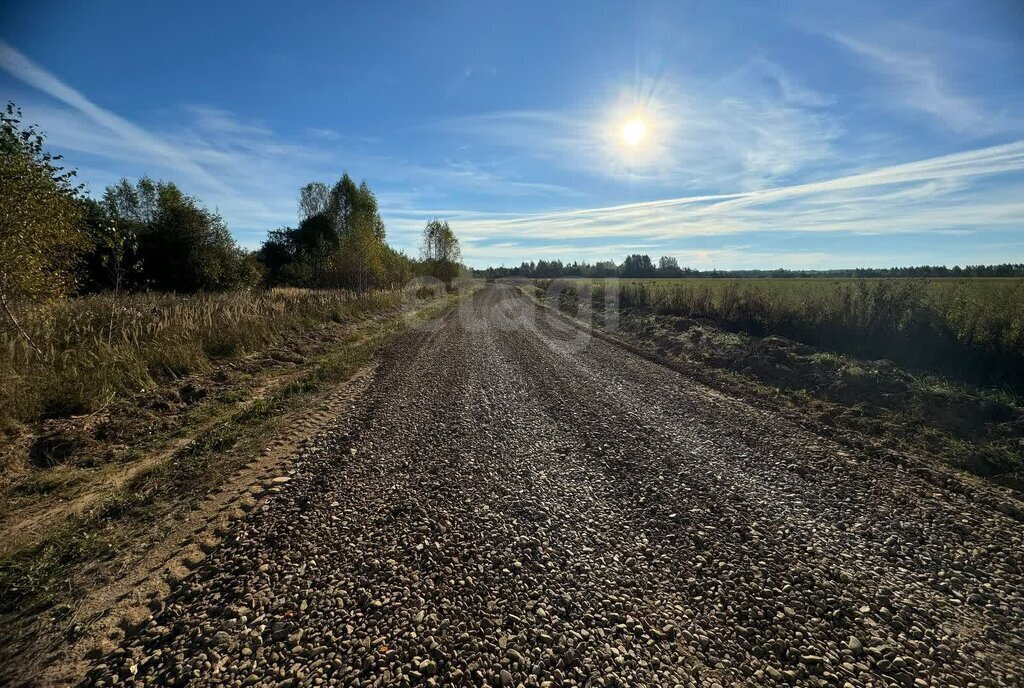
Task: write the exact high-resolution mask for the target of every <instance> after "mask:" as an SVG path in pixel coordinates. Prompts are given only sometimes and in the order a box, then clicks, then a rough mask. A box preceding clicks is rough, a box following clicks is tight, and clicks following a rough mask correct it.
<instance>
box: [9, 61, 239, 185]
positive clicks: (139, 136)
mask: <svg viewBox="0 0 1024 688" xmlns="http://www.w3.org/2000/svg"><path fill="white" fill-rule="evenodd" d="M0 67H2V68H3V69H4V70H6V71H7V72H9V73H10V74H11V75H12V76H14V77H16V78H18V79H20V80H21V81H23V82H25V83H26V84H28V85H30V86H32V87H34V88H37V89H39V90H40V91H42V92H43V93H46V94H47V95H49V96H51V97H52V98H55V99H56V100H59V101H60V102H62V103H65V104H66V105H69V106H70V107H72V108H74V109H75V110H76V111H78V112H79V113H80V114H82V115H84V116H85V117H87V118H88V119H89V120H90V121H92V122H93V123H94V124H97V125H99V126H100V127H102V128H104V129H106V130H108V131H109V132H110V133H112V134H114V135H116V136H117V137H118V138H119V139H121V140H123V141H124V142H125V143H126V144H128V145H130V146H132V147H134V148H136V149H138V150H139V151H144V152H145V153H146V154H148V155H151V156H153V157H155V158H157V159H159V160H161V161H162V162H163V163H164V164H165V165H166V166H167V167H169V168H172V169H176V170H179V171H181V172H183V173H186V174H189V175H194V176H197V177H200V178H202V179H204V180H205V181H206V182H207V183H208V184H210V185H211V186H212V187H216V188H221V189H223V188H224V186H223V184H222V183H221V182H220V181H219V180H217V179H215V178H213V177H211V176H210V175H209V174H208V173H207V172H206V170H204V169H203V168H202V167H200V166H199V165H197V164H195V162H194V161H192V160H191V159H189V157H188V156H186V155H184V154H182V153H181V151H179V150H177V149H176V148H175V147H174V146H172V145H169V144H168V143H167V142H166V141H164V140H162V139H161V138H159V137H157V136H153V135H151V134H150V133H149V132H147V131H145V130H144V129H142V128H141V127H138V126H136V125H134V124H132V123H131V122H129V121H128V120H126V119H124V118H122V117H119V116H118V115H115V114H114V113H112V112H110V111H108V110H105V109H103V108H101V107H100V106H98V105H96V104H95V103H93V102H92V101H91V100H89V99H88V98H86V97H85V96H84V95H82V94H81V93H79V92H78V91H76V90H75V89H73V88H71V87H70V86H68V85H67V84H65V83H64V82H62V81H61V80H60V79H58V78H57V77H55V76H54V75H53V74H51V73H50V72H48V71H46V70H45V69H43V68H42V67H40V66H39V65H37V64H36V63H34V62H32V61H31V60H29V59H28V58H27V57H25V56H24V55H22V54H21V53H20V52H18V51H17V50H15V49H14V48H13V47H12V46H10V45H8V44H7V43H5V42H3V41H0Z"/></svg>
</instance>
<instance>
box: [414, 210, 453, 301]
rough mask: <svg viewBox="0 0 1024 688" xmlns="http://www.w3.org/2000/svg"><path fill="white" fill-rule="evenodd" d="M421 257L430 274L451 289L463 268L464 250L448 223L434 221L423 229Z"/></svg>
mask: <svg viewBox="0 0 1024 688" xmlns="http://www.w3.org/2000/svg"><path fill="white" fill-rule="evenodd" d="M420 255H421V257H422V259H423V262H424V263H425V265H426V268H427V271H428V272H429V274H431V275H433V276H434V277H436V278H438V279H439V280H441V281H442V282H444V283H445V285H446V286H448V287H451V284H452V281H454V279H455V278H456V277H457V276H458V274H459V268H461V267H462V265H461V263H462V249H461V248H460V247H459V240H458V238H457V237H456V236H455V232H453V231H452V228H451V226H450V225H449V224H448V222H447V221H444V220H437V219H434V220H431V221H430V222H428V223H427V226H426V227H424V228H423V243H422V244H421V246H420Z"/></svg>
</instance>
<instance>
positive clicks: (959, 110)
mask: <svg viewBox="0 0 1024 688" xmlns="http://www.w3.org/2000/svg"><path fill="white" fill-rule="evenodd" d="M832 38H833V39H834V40H835V41H837V42H838V43H839V44H841V45H843V46H845V47H846V48H848V49H850V50H852V51H853V52H855V53H856V54H857V55H859V56H861V57H862V58H864V59H865V60H866V62H867V64H868V65H869V66H870V67H871V68H872V69H874V70H875V71H876V72H878V73H880V74H882V75H883V76H884V77H885V78H887V79H888V80H889V89H888V91H887V95H888V97H889V98H890V99H893V100H895V101H896V102H898V103H899V104H900V105H901V106H902V107H905V108H909V109H912V110H917V111H920V112H923V113H925V114H927V115H929V116H931V117H933V118H935V119H937V120H938V121H939V122H941V123H942V124H943V125H945V126H947V127H949V128H950V129H953V130H955V131H958V132H961V133H966V134H973V135H982V134H987V133H991V132H992V131H994V130H997V129H998V128H999V124H1000V123H999V121H998V120H999V118H998V117H997V116H995V115H994V114H993V113H990V112H987V111H986V109H985V108H984V107H983V106H982V104H981V103H980V102H978V101H976V100H974V99H972V98H969V97H967V96H964V95H961V94H958V93H956V92H955V89H954V88H953V86H952V85H951V84H950V83H949V81H948V79H947V77H946V76H945V70H943V69H942V68H941V67H940V66H939V64H938V63H937V62H936V61H935V59H934V58H932V57H930V56H928V55H926V54H924V53H918V52H911V51H909V50H903V49H895V48H891V47H887V46H883V45H879V44H876V43H871V42H868V41H864V40H861V39H858V38H853V37H851V36H846V35H843V34H832Z"/></svg>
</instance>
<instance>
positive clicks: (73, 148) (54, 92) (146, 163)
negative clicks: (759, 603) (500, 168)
mask: <svg viewBox="0 0 1024 688" xmlns="http://www.w3.org/2000/svg"><path fill="white" fill-rule="evenodd" d="M0 69H3V70H4V71H7V72H8V73H10V74H11V75H12V76H14V77H15V78H17V79H19V80H20V81H22V82H23V83H25V84H27V85H28V86H31V87H32V88H34V89H36V90H37V91H39V92H41V93H42V94H44V95H45V96H48V99H46V100H38V101H32V102H31V107H30V108H29V109H28V112H29V116H30V119H31V120H32V121H38V122H41V123H42V124H43V126H44V129H45V130H46V131H47V133H48V136H49V143H50V145H52V146H53V147H54V148H55V149H56V150H61V151H65V152H77V153H79V154H80V155H79V158H80V159H81V160H82V161H83V162H84V164H82V165H79V167H80V168H81V169H82V171H83V172H88V175H87V176H86V175H85V174H83V175H82V177H83V178H87V179H88V180H89V181H91V182H92V183H93V184H96V185H98V187H99V188H102V187H103V186H104V185H106V184H110V183H113V182H115V181H116V180H117V179H118V178H120V177H121V176H141V175H143V174H150V175H153V176H156V177H161V178H165V179H172V180H174V181H175V182H177V183H179V184H181V186H182V187H183V188H184V189H185V190H186V191H188V192H189V193H194V194H196V195H198V196H200V197H201V198H202V199H203V200H204V202H206V203H208V204H210V205H212V206H215V207H216V208H217V209H218V210H219V211H220V212H221V213H222V214H223V215H224V216H225V218H226V219H227V220H228V223H229V225H230V226H231V227H232V229H233V231H234V232H235V234H236V236H238V238H239V239H240V240H241V241H242V242H243V243H244V244H245V245H247V246H255V245H257V244H258V243H259V242H260V241H261V240H262V238H263V237H264V235H265V232H266V230H268V229H272V228H274V227H277V226H281V225H283V224H289V223H293V222H295V213H296V202H295V197H296V194H297V190H298V188H299V187H300V186H301V185H302V184H304V183H306V182H308V181H310V180H311V179H321V180H326V181H331V180H333V179H335V178H337V177H338V176H340V175H341V173H342V172H343V171H345V170H346V169H348V170H350V171H352V172H353V173H354V174H357V175H359V176H360V177H365V178H367V179H369V181H370V182H371V185H372V186H374V188H376V189H378V191H379V195H380V199H381V203H382V206H383V207H384V210H385V220H390V213H391V211H392V209H393V208H395V207H396V206H397V207H398V208H400V207H401V206H402V204H403V194H408V199H409V201H419V202H422V199H423V197H424V196H426V197H430V198H443V197H445V196H446V195H450V194H452V193H455V192H458V191H459V190H462V191H470V192H475V193H486V194H487V195H490V196H499V197H500V196H526V195H538V194H553V193H557V194H565V195H567V196H571V195H572V194H573V193H574V192H573V191H572V190H571V189H568V188H566V187H562V186H559V185H554V184H545V183H534V182H530V181H528V180H524V179H521V178H517V177H515V176H512V177H507V176H503V175H501V174H499V173H498V172H496V171H494V170H488V169H485V168H482V167H480V166H479V165H476V164H473V163H472V162H469V161H462V160H456V161H452V160H448V161H443V162H440V163H438V164H436V165H433V166H431V165H426V164H423V163H411V162H409V161H405V160H400V159H395V158H393V157H390V156H387V155H381V154H378V153H376V152H374V150H375V146H373V145H372V144H373V143H374V142H373V141H372V140H370V139H366V138H364V137H359V136H348V135H345V134H342V133H340V132H337V131H335V130H331V129H313V130H309V131H307V132H306V133H307V135H308V136H309V137H310V138H312V139H314V140H315V141H308V140H307V141H303V140H302V139H301V138H299V139H287V138H285V137H283V136H281V135H279V134H278V133H277V132H275V131H274V130H273V129H272V128H270V127H269V126H267V125H266V124H264V123H261V122H258V121H256V122H254V121H250V120H246V119H242V118H239V117H237V116H236V115H235V114H234V113H232V112H230V111H228V110H225V109H222V108H215V107H209V106H202V105H191V106H186V107H184V108H182V109H181V110H180V112H178V113H175V114H177V115H179V116H178V118H176V119H174V120H173V121H170V122H165V123H164V124H162V125H161V126H160V127H159V130H156V129H154V128H145V127H142V126H140V125H138V124H136V123H134V122H131V121H129V120H127V119H125V118H123V117H121V116H119V115H117V114H115V113H113V112H110V111H108V110H106V109H104V108H102V107H100V106H99V105H97V104H96V103H94V102H92V101H91V100H89V99H88V98H87V97H86V96H85V95H83V94H82V93H79V92H78V91H76V90H75V89H74V88H72V87H71V86H69V85H67V84H65V83H64V82H63V81H61V80H60V79H59V78H57V77H56V76H55V75H53V74H51V73H50V72H48V71H47V70H45V69H44V68H42V67H41V66H39V65H37V64H36V63H34V62H33V61H32V60H30V59H29V58H28V57H26V56H25V55H23V54H21V53H20V52H18V51H17V50H16V49H15V48H13V47H12V46H10V45H8V44H6V43H2V42H0ZM22 104H23V105H27V104H28V103H24V102H23V103H22ZM396 187H397V188H400V189H411V190H413V191H391V189H393V188H396ZM381 189H383V191H382V190H381ZM416 190H418V191H416ZM440 190H443V193H441V192H440ZM398 220H399V221H398V222H397V223H396V225H397V227H396V231H395V232H394V233H393V235H394V236H396V237H397V238H399V239H400V241H402V240H408V241H406V243H407V244H408V247H411V246H413V245H414V244H415V241H414V237H413V234H414V233H417V232H418V231H419V230H420V229H422V225H420V227H418V228H416V230H415V232H413V231H412V228H408V230H407V229H406V228H405V227H404V225H403V224H402V223H401V217H400V216H398Z"/></svg>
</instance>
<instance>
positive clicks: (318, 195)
mask: <svg viewBox="0 0 1024 688" xmlns="http://www.w3.org/2000/svg"><path fill="white" fill-rule="evenodd" d="M330 193H331V191H330V189H328V188H327V185H326V184H324V183H323V182H310V183H309V184H306V185H305V186H304V187H302V188H301V189H299V222H302V221H303V220H308V219H309V218H311V217H313V216H315V215H322V214H323V213H324V212H326V211H327V201H328V199H329V198H330Z"/></svg>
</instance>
